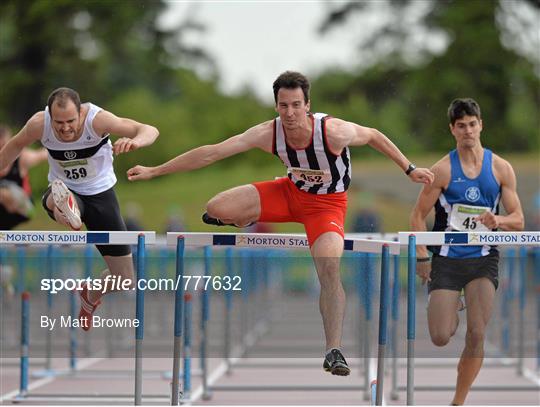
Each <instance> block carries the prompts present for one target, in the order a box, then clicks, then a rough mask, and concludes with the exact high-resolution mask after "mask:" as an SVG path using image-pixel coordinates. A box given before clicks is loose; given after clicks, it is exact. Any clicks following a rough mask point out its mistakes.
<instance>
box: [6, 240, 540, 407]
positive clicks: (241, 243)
mask: <svg viewBox="0 0 540 407" xmlns="http://www.w3.org/2000/svg"><path fill="white" fill-rule="evenodd" d="M372 237H375V238H372ZM381 237H382V239H381ZM394 238H395V239H397V240H398V241H390V240H386V239H394ZM155 242H156V236H155V233H154V232H54V231H49V232H47V231H43V232H25V231H14V232H11V231H9V232H8V231H0V247H1V246H3V245H21V246H19V247H17V249H16V250H17V252H18V253H19V254H20V256H18V257H17V265H18V267H20V268H21V269H24V262H25V260H24V255H23V249H22V247H23V246H26V245H44V246H46V247H50V246H51V245H81V246H85V245H86V246H87V247H90V245H93V244H130V245H134V244H137V261H136V266H137V270H136V271H137V281H139V280H140V279H144V278H145V263H146V262H145V244H155ZM166 243H167V245H169V246H174V247H175V261H176V266H175V269H176V281H183V277H184V262H185V249H186V248H194V247H202V248H203V253H204V276H207V277H211V276H212V269H211V268H212V261H211V259H212V248H216V250H219V248H220V247H222V248H223V249H225V258H224V259H225V270H226V275H229V276H231V275H232V274H233V270H232V269H233V264H232V263H233V262H232V249H233V248H235V249H241V250H244V251H243V252H241V253H243V254H241V263H242V265H241V269H242V271H241V272H242V273H243V275H245V279H244V281H243V283H245V286H244V288H245V289H243V290H242V292H241V296H242V309H241V312H242V313H243V315H244V316H243V317H242V318H241V331H242V334H243V337H244V340H243V342H244V343H243V345H244V347H247V346H249V345H250V343H251V344H252V343H253V342H254V341H255V340H256V337H257V336H258V335H261V333H262V332H264V329H265V328H264V324H265V323H266V322H267V321H265V320H264V318H262V319H261V320H257V323H256V324H253V326H248V325H249V323H250V322H252V321H250V319H252V318H250V313H252V314H251V317H254V316H253V313H254V312H258V311H257V309H255V308H253V307H251V306H250V305H249V302H248V300H250V299H252V298H251V297H250V296H252V295H253V292H254V291H255V290H257V289H258V290H259V291H260V293H259V294H257V295H258V297H256V298H255V300H253V301H258V302H259V303H260V304H261V305H262V308H263V309H264V306H265V304H266V305H267V303H268V302H267V300H268V287H269V285H270V282H269V279H270V277H269V273H266V272H264V269H265V267H266V266H264V264H263V266H261V270H263V272H262V273H256V272H255V268H254V267H253V264H252V265H251V266H252V267H250V264H249V262H250V260H249V255H248V254H247V253H249V252H253V251H254V250H253V249H274V250H275V249H279V250H290V249H294V250H298V249H308V248H309V245H308V243H307V239H306V237H305V235H296V234H295V235H282V234H247V233H235V234H233V233H168V234H167V238H166ZM426 244H427V245H479V244H480V245H482V244H486V245H495V244H496V245H499V246H508V247H511V246H517V247H520V256H519V258H520V263H519V265H518V271H517V273H518V279H516V281H519V284H518V287H519V309H520V311H523V310H524V308H525V295H524V292H525V280H524V278H525V277H524V276H525V265H524V262H523V259H524V258H526V256H525V255H524V253H525V252H524V248H526V247H528V246H530V247H534V248H535V251H534V261H535V266H534V270H535V281H536V284H537V292H540V288H538V287H540V263H539V262H540V260H539V259H540V255H539V248H540V232H485V233H473V232H468V233H464V232H418V233H415V234H414V235H411V234H410V233H409V232H400V233H399V234H397V235H386V236H381V235H370V236H362V237H349V236H347V237H346V239H345V242H344V249H345V251H346V252H349V253H368V254H378V255H380V256H381V276H380V292H379V295H380V297H379V327H378V351H377V374H376V380H373V379H375V378H374V377H370V375H369V366H368V364H369V342H365V343H364V346H365V347H366V346H367V347H368V351H365V349H364V351H365V352H364V357H365V358H366V360H365V361H364V370H365V374H364V377H365V381H364V385H362V386H349V387H346V386H341V387H340V386H338V387H336V386H328V390H353V391H354V390H356V391H364V397H365V398H371V399H372V403H373V404H376V405H382V404H383V402H384V400H383V391H384V384H385V383H384V371H385V360H386V359H388V355H387V354H386V345H387V342H388V329H387V325H388V313H389V312H390V314H391V327H390V344H391V355H392V361H391V363H392V396H393V398H394V396H396V397H397V390H406V392H407V400H406V401H407V404H408V405H414V392H415V391H422V390H431V391H436V390H443V389H445V390H446V389H447V387H444V388H443V386H441V387H440V388H436V387H433V386H430V387H429V388H423V387H422V386H415V384H414V365H415V348H414V346H415V345H414V343H415V338H416V332H415V329H416V309H415V307H416V301H415V299H416V288H415V287H416V276H415V273H416V246H417V245H426ZM403 247H406V248H407V266H408V270H407V383H406V387H400V386H398V385H397V365H396V360H397V357H396V356H397V350H396V346H397V343H398V337H399V335H398V334H397V329H398V327H397V320H398V315H399V309H398V300H399V291H400V290H399V276H398V275H399V254H400V250H401V248H403ZM51 250H52V249H48V251H49V256H48V257H47V258H50V251H51ZM390 255H393V256H394V258H393V259H394V260H393V262H391V261H390ZM265 256H266V257H265V258H266V260H268V259H269V258H270V256H271V254H266V255H265ZM366 256H369V255H366ZM510 258H511V257H510ZM0 259H1V257H0ZM86 259H87V260H86V261H87V262H88V261H89V260H88V256H87V257H86ZM369 259H370V258H369V257H363V258H362V262H363V261H364V260H365V261H366V262H367V263H366V264H368V263H369V261H370V260H369ZM266 260H265V261H266ZM353 261H356V262H358V264H359V266H360V265H362V267H363V266H364V263H362V264H361V261H359V259H358V258H353ZM391 264H393V266H394V273H393V278H390V265H391ZM372 266H373V265H372ZM372 266H366V267H372ZM49 269H50V270H51V272H52V267H50V266H49ZM369 278H372V277H369ZM390 280H392V281H393V287H392V289H391V288H390ZM137 286H138V284H137ZM23 287H24V277H21V275H18V277H17V291H19V292H23ZM358 287H359V285H358ZM367 287H368V288H367V291H368V293H367V294H366V298H365V300H364V304H363V305H364V313H365V318H366V321H367V322H366V323H369V321H370V320H371V314H372V310H371V302H372V301H371V294H370V293H369V287H370V283H369V281H368V284H367ZM252 291H253V292H252ZM209 295H210V293H209V291H208V290H203V291H202V293H201V295H200V297H201V304H200V307H201V312H200V317H201V321H200V333H201V334H200V339H199V341H200V372H198V373H200V375H201V382H202V390H201V392H200V393H201V397H202V398H203V399H209V398H210V397H211V396H212V392H213V391H235V390H236V391H238V390H246V391H257V390H275V391H286V390H306V391H307V390H312V389H313V387H309V386H295V385H289V386H274V387H271V386H264V385H260V386H247V385H246V386H243V385H240V386H216V385H213V383H212V381H213V380H212V377H211V376H212V375H211V374H210V373H209V371H208V365H207V357H208V354H207V341H208V322H209V318H210V315H209V313H210V297H209ZM174 297H175V300H174V315H175V316H174V339H173V366H172V384H171V395H170V401H171V404H172V405H177V404H179V403H181V402H189V401H190V400H192V399H193V398H192V396H194V395H195V393H197V392H196V391H193V390H192V388H191V383H192V377H191V375H192V374H193V372H192V366H191V345H192V334H191V329H192V328H191V326H192V307H193V306H194V304H193V297H192V294H191V293H189V292H184V284H178V285H177V289H176V290H175V294H174ZM538 297H540V296H537V319H538V322H537V323H538V337H537V366H538V368H539V370H540V340H539V339H540V299H539V298H538ZM265 298H266V299H265ZM390 298H391V299H392V302H391V303H390ZM28 301H29V294H28V293H24V294H23V295H22V313H23V318H22V324H21V340H22V342H21V361H20V365H21V378H20V383H21V388H20V392H19V395H18V397H17V398H16V399H17V400H21V401H22V400H32V399H33V400H35V399H36V398H37V397H38V396H37V395H33V394H31V393H29V392H28V362H29V361H28V347H29V346H30V344H29V343H28V313H29V307H28ZM48 301H50V300H49V298H48ZM232 302H233V299H232V291H225V296H224V305H225V306H224V315H223V316H224V342H223V354H224V359H225V364H224V368H223V372H227V371H230V369H231V368H232V366H233V365H234V364H235V363H236V362H237V360H236V359H237V356H235V353H234V352H233V350H232V343H231V309H232ZM70 304H71V305H72V307H74V297H73V296H71V297H70ZM503 304H504V302H503ZM504 311H505V312H508V310H507V309H506V310H504ZM73 313H74V311H73V309H72V311H71V314H73ZM520 314H521V315H520V318H521V320H520V321H519V323H520V324H523V320H522V318H523V312H521V313H520ZM136 316H137V319H139V321H140V324H139V327H137V328H136V330H135V378H134V381H135V383H134V398H133V400H134V403H135V405H140V404H141V403H142V397H143V395H142V385H143V368H142V359H143V355H142V341H143V338H144V290H139V289H137V292H136ZM255 317H256V315H255ZM25 321H26V322H25ZM261 321H262V322H261ZM366 326H367V325H366ZM366 326H364V328H366ZM367 331H368V332H369V327H368V328H367ZM503 332H506V334H503V340H502V342H503V344H504V343H505V342H506V341H508V338H506V337H504V335H507V334H508V330H506V331H503ZM364 335H365V332H364ZM49 341H50V339H49ZM523 341H524V338H523V336H520V337H519V338H518V344H519V347H520V349H521V350H520V352H521V353H520V354H521V355H523V349H522V348H523ZM71 343H72V347H71V349H72V352H71V358H70V363H71V366H70V367H71V368H72V369H73V368H74V363H75V362H74V361H75V352H74V349H75V344H74V338H72V339H71ZM48 346H49V345H48ZM240 355H241V353H240ZM182 359H183V366H181V361H182ZM46 370H50V366H47V369H46ZM517 370H518V373H520V374H522V375H529V376H532V377H533V379H532V381H533V383H535V384H533V385H530V386H521V387H513V388H510V387H508V388H504V386H503V388H501V386H498V390H519V391H528V390H536V391H540V384H539V382H540V381H539V380H538V374H536V376H535V375H534V373H531V372H528V371H526V369H525V368H524V366H523V358H518V363H517ZM181 378H182V379H181ZM535 380H536V381H535ZM181 381H182V382H183V383H182V384H183V386H181ZM317 388H318V389H319V390H324V389H325V388H322V387H321V386H317ZM475 388H476V389H481V388H479V387H478V386H477V387H474V386H473V389H475ZM490 390H491V388H490ZM494 390H497V389H494ZM83 396H88V399H92V397H91V396H90V395H83ZM32 397H36V398H32ZM48 397H50V398H49V400H51V401H55V400H56V401H61V399H62V397H61V395H49V396H48ZM109 397H111V396H109Z"/></svg>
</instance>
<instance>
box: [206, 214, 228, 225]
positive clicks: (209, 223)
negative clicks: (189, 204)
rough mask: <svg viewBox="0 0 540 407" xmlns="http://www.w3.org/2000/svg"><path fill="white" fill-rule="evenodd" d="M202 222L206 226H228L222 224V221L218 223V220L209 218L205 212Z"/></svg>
mask: <svg viewBox="0 0 540 407" xmlns="http://www.w3.org/2000/svg"><path fill="white" fill-rule="evenodd" d="M202 221H203V222H204V223H206V224H208V225H214V226H229V225H226V224H225V223H223V222H222V221H220V220H219V219H217V218H213V217H211V216H209V215H208V214H207V213H206V212H205V213H203V216H202Z"/></svg>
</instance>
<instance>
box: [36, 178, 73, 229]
mask: <svg viewBox="0 0 540 407" xmlns="http://www.w3.org/2000/svg"><path fill="white" fill-rule="evenodd" d="M44 198H45V207H46V208H45V209H47V211H48V212H49V214H52V216H51V217H53V218H54V220H55V221H56V222H58V223H60V224H61V225H64V226H67V227H69V228H71V229H75V230H79V229H80V228H81V226H82V222H81V211H80V209H79V205H78V203H77V199H76V197H75V195H74V194H73V193H72V192H71V191H70V190H69V189H68V188H67V187H66V186H65V184H64V183H63V182H61V181H58V180H54V181H53V183H52V184H51V186H50V187H49V189H48V190H47V192H45V195H44Z"/></svg>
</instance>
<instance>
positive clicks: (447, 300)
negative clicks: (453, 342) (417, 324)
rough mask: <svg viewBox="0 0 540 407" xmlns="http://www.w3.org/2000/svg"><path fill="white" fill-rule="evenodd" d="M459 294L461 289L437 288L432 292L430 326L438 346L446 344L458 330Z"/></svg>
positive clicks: (431, 335)
mask: <svg viewBox="0 0 540 407" xmlns="http://www.w3.org/2000/svg"><path fill="white" fill-rule="evenodd" d="M459 295H460V292H459V291H455V290H446V289H436V290H433V291H431V293H430V296H429V303H428V311H427V315H428V327H429V335H430V337H431V341H432V342H433V344H434V345H436V346H445V345H446V344H447V343H448V341H449V340H450V338H451V337H452V336H453V335H454V333H455V332H456V329H457V326H458V322H459V319H458V315H457V310H458V307H459Z"/></svg>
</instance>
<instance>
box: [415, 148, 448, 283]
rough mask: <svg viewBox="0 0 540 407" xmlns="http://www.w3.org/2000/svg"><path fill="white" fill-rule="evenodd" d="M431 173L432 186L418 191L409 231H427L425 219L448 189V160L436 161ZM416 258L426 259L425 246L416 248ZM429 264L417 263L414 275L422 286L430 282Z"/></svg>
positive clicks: (429, 185)
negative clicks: (418, 278) (416, 275)
mask: <svg viewBox="0 0 540 407" xmlns="http://www.w3.org/2000/svg"><path fill="white" fill-rule="evenodd" d="M431 171H433V174H434V175H435V179H434V181H433V183H432V184H426V185H424V187H423V188H422V191H420V194H419V195H418V199H417V201H416V205H415V206H414V208H413V210H412V212H411V215H410V218H409V223H410V227H411V231H416V232H425V231H426V230H427V226H426V218H427V217H428V215H429V213H430V211H431V209H432V208H433V206H434V205H435V202H437V199H439V196H440V195H441V193H442V191H443V190H444V189H446V188H447V187H448V184H449V182H450V158H449V157H448V155H447V156H445V157H443V158H442V159H441V160H440V161H438V162H437V163H436V164H435V165H434V166H433V167H431ZM416 255H417V257H428V251H427V248H426V246H420V245H419V246H416ZM430 273H431V264H430V263H429V262H424V263H418V264H417V265H416V274H418V276H419V277H420V278H422V284H425V283H426V282H428V281H430V277H429V275H430Z"/></svg>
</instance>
